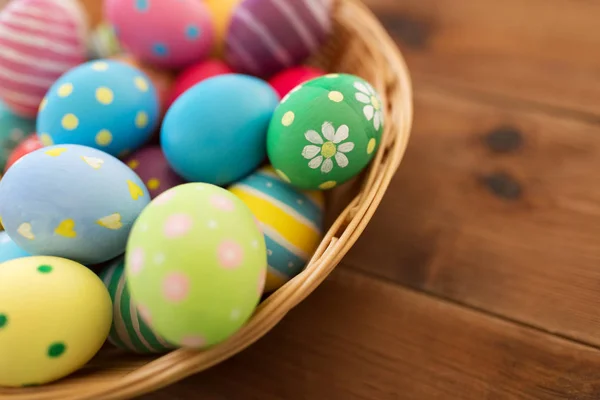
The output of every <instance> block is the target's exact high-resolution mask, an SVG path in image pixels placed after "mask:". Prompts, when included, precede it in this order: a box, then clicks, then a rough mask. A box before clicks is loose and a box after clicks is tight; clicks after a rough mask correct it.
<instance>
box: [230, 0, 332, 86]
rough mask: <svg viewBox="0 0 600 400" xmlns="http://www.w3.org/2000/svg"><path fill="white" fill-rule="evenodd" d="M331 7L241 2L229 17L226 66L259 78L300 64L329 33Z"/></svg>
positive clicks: (298, 1)
mask: <svg viewBox="0 0 600 400" xmlns="http://www.w3.org/2000/svg"><path fill="white" fill-rule="evenodd" d="M332 6H333V1H332V0H295V1H273V0H245V1H243V2H242V3H241V4H240V5H239V6H238V7H236V8H235V11H234V13H233V16H232V17H231V22H230V25H229V30H228V34H227V39H226V44H225V59H226V60H227V63H228V64H229V65H231V66H232V67H233V68H234V69H235V70H236V71H238V72H243V73H248V74H252V75H256V76H261V77H264V76H270V75H272V74H275V73H277V72H279V71H282V70H283V69H285V68H289V67H292V66H294V65H298V64H300V63H302V62H303V61H304V60H305V59H306V58H307V57H309V56H310V55H312V54H313V53H315V52H316V51H317V50H319V48H320V47H321V45H322V44H323V42H324V41H325V40H326V38H327V36H328V35H329V33H330V32H331V29H332V23H331V10H332Z"/></svg>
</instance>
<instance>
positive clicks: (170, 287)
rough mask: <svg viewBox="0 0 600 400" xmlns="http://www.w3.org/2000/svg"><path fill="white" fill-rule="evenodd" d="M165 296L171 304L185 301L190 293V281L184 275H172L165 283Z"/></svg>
mask: <svg viewBox="0 0 600 400" xmlns="http://www.w3.org/2000/svg"><path fill="white" fill-rule="evenodd" d="M162 287H163V296H164V297H165V299H166V300H167V301H168V302H170V303H179V302H181V301H184V300H185V299H186V298H187V296H188V294H189V291H190V280H189V278H188V277H187V276H186V275H185V274H183V273H177V272H176V273H171V274H169V275H168V276H167V277H166V278H165V280H164V282H163V285H162Z"/></svg>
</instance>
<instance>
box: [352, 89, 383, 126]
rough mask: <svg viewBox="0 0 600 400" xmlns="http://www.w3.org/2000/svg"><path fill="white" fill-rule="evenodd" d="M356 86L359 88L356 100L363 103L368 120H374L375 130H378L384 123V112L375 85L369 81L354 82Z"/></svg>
mask: <svg viewBox="0 0 600 400" xmlns="http://www.w3.org/2000/svg"><path fill="white" fill-rule="evenodd" d="M354 88H355V89H356V90H358V92H357V93H356V95H355V97H356V100H358V101H360V102H361V103H363V104H364V105H365V106H364V108H363V113H364V114H365V117H366V118H367V121H373V126H374V127H375V130H376V131H378V130H379V128H381V126H382V125H383V112H382V110H381V100H379V96H378V95H377V92H376V91H375V89H373V86H371V85H370V84H369V83H367V82H354Z"/></svg>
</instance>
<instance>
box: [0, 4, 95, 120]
mask: <svg viewBox="0 0 600 400" xmlns="http://www.w3.org/2000/svg"><path fill="white" fill-rule="evenodd" d="M86 37H87V20H86V17H85V14H84V12H83V10H82V9H81V8H80V6H79V3H78V2H77V1H75V0H61V1H56V0H13V1H11V2H10V3H9V4H8V5H7V6H6V7H5V8H3V9H2V12H0V49H1V50H0V66H2V73H0V98H1V99H2V100H3V102H4V103H5V104H6V105H7V106H8V107H9V108H10V109H11V110H12V111H13V112H14V113H16V114H19V115H21V116H25V117H33V116H35V115H36V113H37V110H38V107H39V105H40V103H41V102H42V99H43V98H44V95H45V94H46V92H47V91H48V89H49V88H50V86H52V84H53V83H54V81H56V80H57V79H58V78H59V77H60V76H61V75H62V74H64V73H65V72H67V71H68V70H70V69H71V68H73V67H75V66H77V65H78V64H80V63H82V62H84V61H85V59H86V55H87V47H86Z"/></svg>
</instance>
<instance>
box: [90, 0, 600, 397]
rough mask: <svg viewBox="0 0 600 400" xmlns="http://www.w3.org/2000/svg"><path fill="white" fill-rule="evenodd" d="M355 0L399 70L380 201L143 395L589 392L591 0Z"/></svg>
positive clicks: (594, 56)
mask: <svg viewBox="0 0 600 400" xmlns="http://www.w3.org/2000/svg"><path fill="white" fill-rule="evenodd" d="M83 1H85V2H86V3H88V5H92V7H93V6H94V2H97V0H83ZM367 3H368V4H369V5H370V6H371V7H372V8H373V10H375V11H376V13H377V14H378V15H379V16H380V18H381V20H382V22H383V23H384V24H385V26H386V27H387V28H388V29H389V31H390V33H391V34H392V35H393V36H394V38H395V39H397V42H398V45H399V46H400V48H401V50H402V51H403V53H404V55H405V56H406V58H407V61H408V64H409V67H410V68H411V71H412V75H413V79H414V85H415V118H416V119H415V125H414V130H413V135H412V139H411V143H410V145H409V148H408V152H407V154H406V158H405V160H404V162H403V164H402V166H401V167H400V170H399V171H398V173H397V175H396V177H395V179H394V181H393V183H392V185H391V187H390V189H389V192H388V194H387V195H386V197H385V199H384V202H383V204H382V205H381V208H380V209H379V210H378V212H377V214H376V215H375V217H374V219H373V221H372V223H371V224H370V225H369V227H368V228H367V230H366V232H365V233H364V235H363V236H362V237H361V239H360V240H359V242H358V243H357V244H356V246H355V247H354V248H353V250H352V251H351V252H350V254H349V255H348V256H347V257H346V258H345V260H344V262H343V263H342V265H340V266H339V267H338V269H337V270H336V271H335V272H334V273H333V275H332V276H331V278H330V279H328V281H326V282H325V283H324V284H323V285H322V287H321V288H319V289H318V290H317V291H316V292H315V293H314V294H313V295H311V296H310V297H309V299H308V300H307V301H306V302H304V303H303V304H301V305H300V306H298V307H297V308H296V309H294V310H293V311H292V312H290V313H289V315H288V317H287V318H286V319H285V320H284V321H283V322H282V323H281V324H280V325H279V326H278V327H277V328H276V329H274V330H273V331H272V332H271V333H269V334H268V335H267V336H266V337H265V338H264V339H262V340H260V341H259V342H258V343H257V344H255V345H254V346H252V347H251V348H249V349H248V350H246V351H245V352H243V353H241V354H239V355H238V356H236V357H234V358H233V359H231V360H229V361H227V362H225V363H223V364H222V365H220V366H218V367H215V368H213V369H211V370H209V371H207V372H205V373H202V374H199V375H197V376H194V377H191V378H189V379H187V380H185V381H183V382H181V383H179V384H176V385H174V386H172V387H169V388H167V389H163V390H161V391H160V392H157V393H155V394H152V395H148V396H145V397H144V398H146V399H149V400H176V399H203V400H212V399H215V400H220V399H236V400H237V399H260V400H270V399H286V400H304V399H334V398H339V399H344V400H352V399H365V400H388V399H390V400H392V399H394V400H395V399H418V400H426V399H444V400H446V399H476V400H480V399H494V400H496V399H573V400H575V399H577V400H584V399H594V400H597V399H599V398H600V350H599V347H600V307H599V305H600V240H599V239H600V185H599V183H600V55H599V54H600V50H599V49H600V29H598V26H599V25H598V17H599V16H600V2H597V1H573V0H570V1H569V0H505V1H502V2H500V1H495V0H401V1H400V0H367Z"/></svg>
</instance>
